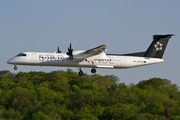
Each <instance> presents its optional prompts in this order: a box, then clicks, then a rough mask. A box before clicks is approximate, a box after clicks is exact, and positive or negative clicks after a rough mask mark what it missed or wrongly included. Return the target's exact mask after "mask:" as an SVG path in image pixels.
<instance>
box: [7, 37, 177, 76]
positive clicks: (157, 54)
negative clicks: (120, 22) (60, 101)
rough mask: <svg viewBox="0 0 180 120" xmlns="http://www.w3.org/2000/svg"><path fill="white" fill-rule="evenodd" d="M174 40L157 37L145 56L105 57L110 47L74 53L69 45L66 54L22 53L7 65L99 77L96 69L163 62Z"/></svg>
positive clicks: (122, 67) (122, 55)
mask: <svg viewBox="0 0 180 120" xmlns="http://www.w3.org/2000/svg"><path fill="white" fill-rule="evenodd" d="M171 36H174V35H173V34H166V35H154V36H153V41H152V43H151V44H150V46H149V48H148V49H147V50H146V51H144V52H136V53H130V54H106V53H104V51H106V47H107V46H108V45H107V44H103V45H100V46H98V47H95V48H93V49H89V50H78V51H74V50H73V49H72V46H71V43H70V46H69V48H68V52H67V53H61V51H59V47H58V49H57V52H54V53H45V52H22V53H19V54H18V55H16V56H15V57H13V58H11V59H10V60H8V61H7V63H8V64H13V65H14V70H17V65H30V66H60V67H77V68H78V69H79V73H78V74H79V75H80V76H82V75H83V74H84V73H83V71H82V69H81V68H83V67H87V68H92V69H91V72H92V73H96V68H109V69H125V68H132V67H138V66H144V65H150V64H155V63H160V62H163V61H164V60H163V59H162V57H163V54H164V51H165V49H166V46H167V44H168V41H169V39H170V38H171Z"/></svg>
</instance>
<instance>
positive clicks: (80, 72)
mask: <svg viewBox="0 0 180 120" xmlns="http://www.w3.org/2000/svg"><path fill="white" fill-rule="evenodd" d="M78 69H79V75H80V76H82V75H83V74H84V73H83V71H82V70H81V68H78Z"/></svg>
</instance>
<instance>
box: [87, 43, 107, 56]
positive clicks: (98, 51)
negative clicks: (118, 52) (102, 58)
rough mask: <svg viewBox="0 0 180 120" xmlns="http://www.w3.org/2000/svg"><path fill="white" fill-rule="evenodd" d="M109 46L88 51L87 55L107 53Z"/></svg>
mask: <svg viewBox="0 0 180 120" xmlns="http://www.w3.org/2000/svg"><path fill="white" fill-rule="evenodd" d="M107 46H108V45H107V44H103V45H100V46H98V47H95V48H93V49H90V50H86V51H85V53H87V54H99V53H102V52H103V51H105V50H106V47H107Z"/></svg>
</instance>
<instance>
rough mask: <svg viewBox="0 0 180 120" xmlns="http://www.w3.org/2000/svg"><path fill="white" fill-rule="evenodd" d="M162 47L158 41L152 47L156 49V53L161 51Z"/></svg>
mask: <svg viewBox="0 0 180 120" xmlns="http://www.w3.org/2000/svg"><path fill="white" fill-rule="evenodd" d="M162 46H163V44H162V43H160V42H159V41H158V42H157V43H156V44H155V45H154V47H155V48H156V51H158V50H162Z"/></svg>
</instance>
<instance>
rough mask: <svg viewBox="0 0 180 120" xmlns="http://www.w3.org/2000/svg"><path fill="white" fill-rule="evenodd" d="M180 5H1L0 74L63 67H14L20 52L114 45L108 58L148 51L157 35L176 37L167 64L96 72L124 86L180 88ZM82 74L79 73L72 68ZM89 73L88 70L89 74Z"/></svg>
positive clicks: (96, 0) (103, 0) (161, 1)
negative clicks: (156, 83) (150, 82)
mask: <svg viewBox="0 0 180 120" xmlns="http://www.w3.org/2000/svg"><path fill="white" fill-rule="evenodd" d="M179 5H180V1H179V0H173V1H170V0H158V1H157V0H149V1H144V0H138V1H137V0H136V1H132V0H131V1H130V0H126V1H125V0H124V1H120V0H111V1H110V0H109V1H108V0H91V1H85V0H77V1H74V0H68V1H59V0H52V1H50V0H43V1H36V0H31V1H24V0H18V1H13V0H1V1H0V56H1V58H0V70H10V71H11V72H13V73H17V72H19V71H23V72H29V71H45V72H50V71H54V70H66V69H67V68H66V67H64V68H62V67H42V68H41V67H32V66H18V70H17V71H14V69H13V67H14V66H13V65H9V64H7V63H6V62H7V60H9V59H10V58H12V57H13V56H15V55H17V54H18V53H20V52H25V51H26V52H27V51H28V52H54V51H56V50H57V47H58V46H59V47H60V50H61V51H62V52H67V48H68V47H69V43H72V47H73V49H74V50H88V49H91V48H94V47H97V46H99V45H101V44H109V46H108V47H107V50H108V51H107V52H106V53H114V54H115V53H116V54H118V53H119V54H124V53H132V52H141V51H145V50H146V49H147V48H148V47H149V45H150V43H151V42H152V36H153V35H154V34H175V36H173V37H172V38H171V39H170V41H169V44H168V46H167V49H166V51H165V54H164V56H163V58H164V59H165V61H164V62H163V63H159V64H154V65H149V66H143V67H137V68H130V69H97V73H98V74H101V75H115V76H118V77H119V78H120V82H125V83H126V84H127V85H128V84H129V83H134V84H137V83H138V82H139V81H141V80H147V79H149V78H152V77H160V78H165V79H169V80H171V81H172V83H175V84H177V85H178V86H180V80H179V76H180V75H179V74H180V69H179V68H180V64H179V59H180V55H179V51H180V47H179V45H180V40H179V39H180V14H179V12H180V7H179ZM72 69H73V71H77V72H78V69H77V68H72ZM90 70H91V69H90V68H83V71H84V72H85V73H88V74H92V73H91V72H90Z"/></svg>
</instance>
